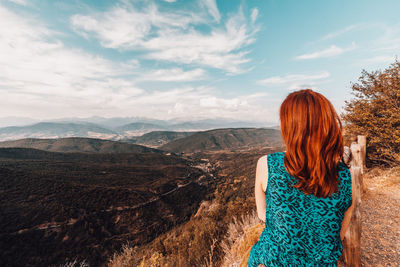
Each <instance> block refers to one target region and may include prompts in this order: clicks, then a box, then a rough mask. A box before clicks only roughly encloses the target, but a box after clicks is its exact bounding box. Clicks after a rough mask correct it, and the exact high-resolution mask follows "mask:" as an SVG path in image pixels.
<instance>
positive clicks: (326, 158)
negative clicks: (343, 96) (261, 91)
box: [280, 89, 344, 197]
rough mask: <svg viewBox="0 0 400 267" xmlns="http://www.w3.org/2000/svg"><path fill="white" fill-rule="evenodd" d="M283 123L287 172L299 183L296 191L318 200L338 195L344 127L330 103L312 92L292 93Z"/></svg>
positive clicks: (284, 107) (285, 103) (283, 112)
mask: <svg viewBox="0 0 400 267" xmlns="http://www.w3.org/2000/svg"><path fill="white" fill-rule="evenodd" d="M280 120H281V133H282V138H283V140H284V142H285V144H286V154H285V159H284V163H285V168H286V170H287V172H288V173H289V174H290V175H292V176H294V177H296V178H297V179H298V183H297V184H295V185H293V187H295V188H298V189H300V190H301V191H303V192H304V193H305V194H306V195H310V194H313V195H315V196H317V197H327V196H330V195H331V194H333V193H335V191H336V190H337V188H338V184H339V181H338V173H337V171H338V168H339V162H340V161H341V160H343V149H344V148H343V136H342V123H341V121H340V118H339V116H338V115H337V113H336V111H335V109H334V107H333V105H332V104H331V102H329V100H328V99H326V98H325V97H324V96H323V95H321V94H320V93H317V92H314V91H312V90H311V89H305V90H300V91H296V92H293V93H291V94H289V95H288V96H287V97H286V99H285V100H284V101H283V103H282V104H281V108H280Z"/></svg>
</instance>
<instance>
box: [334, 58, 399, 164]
mask: <svg viewBox="0 0 400 267" xmlns="http://www.w3.org/2000/svg"><path fill="white" fill-rule="evenodd" d="M358 80H359V82H358V83H354V84H352V94H353V95H354V96H355V98H353V99H351V100H350V101H346V102H345V103H346V104H345V109H344V110H345V112H344V113H343V114H342V119H343V121H344V123H345V132H346V134H349V135H357V134H362V135H365V136H366V137H367V159H368V161H367V162H368V163H369V164H373V165H375V164H385V165H398V164H400V62H399V61H398V60H396V61H395V62H394V63H392V64H391V65H390V66H389V67H388V68H387V69H385V70H384V71H381V70H378V71H373V72H367V71H366V70H363V71H362V75H361V76H360V78H359V79H358Z"/></svg>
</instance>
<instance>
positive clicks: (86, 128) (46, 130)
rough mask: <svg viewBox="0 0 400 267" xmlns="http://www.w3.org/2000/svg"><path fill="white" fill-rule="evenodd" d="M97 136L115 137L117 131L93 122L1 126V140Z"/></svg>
mask: <svg viewBox="0 0 400 267" xmlns="http://www.w3.org/2000/svg"><path fill="white" fill-rule="evenodd" d="M72 136H80V137H95V138H108V139H111V138H114V137H116V136H117V133H116V132H114V131H112V130H110V129H106V128H103V127H101V126H98V125H96V124H93V123H85V122H82V123H58V122H40V123H36V124H33V125H27V126H10V127H4V128H0V140H1V141H7V140H16V139H22V138H62V137H72Z"/></svg>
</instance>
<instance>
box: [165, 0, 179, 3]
mask: <svg viewBox="0 0 400 267" xmlns="http://www.w3.org/2000/svg"><path fill="white" fill-rule="evenodd" d="M164 1H165V2H168V3H174V2H176V0H164Z"/></svg>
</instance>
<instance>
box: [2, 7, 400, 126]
mask: <svg viewBox="0 0 400 267" xmlns="http://www.w3.org/2000/svg"><path fill="white" fill-rule="evenodd" d="M399 10H400V1H366V0H364V1H361V0H359V1H311V0H309V1H278V0H275V1H272V0H252V1H237V0H225V1H219V0H217V1H215V0H203V1H200V0H197V1H186V0H185V1H183V0H176V1H173V0H168V1H167V0H165V1H163V0H159V1H156V0H153V1H150V0H143V1H141V0H137V1H136V0H132V1H128V0H122V1H78V0H74V1H37V0H33V1H28V0H8V1H6V0H0V90H1V96H2V97H1V99H0V105H1V109H0V117H7V116H22V117H32V118H36V119H42V120H45V119H56V118H62V117H90V116H103V117H134V116H142V117H149V118H157V119H172V118H180V119H187V120H190V119H204V118H233V119H239V120H247V121H257V122H260V123H265V124H266V123H270V122H272V123H275V122H277V121H278V109H279V105H280V103H281V102H282V100H283V99H284V98H285V96H286V95H287V94H288V93H290V92H291V91H293V90H298V89H301V88H313V89H315V90H317V91H319V92H321V93H323V94H324V95H325V96H326V97H328V99H330V100H331V101H332V103H333V104H334V106H335V107H336V109H337V110H338V112H341V108H342V107H343V105H344V101H345V100H348V99H350V98H351V94H350V93H351V82H356V81H357V79H358V77H359V76H360V74H361V71H362V69H366V70H368V71H371V70H377V69H384V68H386V67H388V66H389V65H390V63H392V62H394V60H395V57H396V56H398V55H399V54H400V18H399V15H398V14H399Z"/></svg>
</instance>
